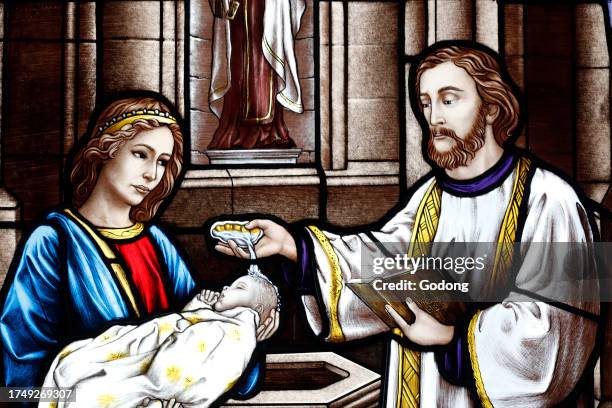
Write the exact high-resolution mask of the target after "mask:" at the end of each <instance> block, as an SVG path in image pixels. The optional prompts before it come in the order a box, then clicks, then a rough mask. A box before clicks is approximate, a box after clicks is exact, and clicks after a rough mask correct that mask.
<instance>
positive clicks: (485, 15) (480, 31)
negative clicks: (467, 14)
mask: <svg viewBox="0 0 612 408" xmlns="http://www.w3.org/2000/svg"><path fill="white" fill-rule="evenodd" d="M497 13H498V4H497V2H496V1H491V0H476V27H474V29H475V30H476V36H475V38H476V41H477V42H479V43H481V44H484V45H486V46H487V47H489V48H491V49H493V50H495V51H498V50H499V26H498V24H497V20H498V19H497Z"/></svg>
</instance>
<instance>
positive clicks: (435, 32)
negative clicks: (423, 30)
mask: <svg viewBox="0 0 612 408" xmlns="http://www.w3.org/2000/svg"><path fill="white" fill-rule="evenodd" d="M427 12H428V15H429V27H430V30H429V34H428V39H427V42H428V43H429V44H433V43H434V42H436V41H442V40H471V39H472V32H473V29H474V28H473V27H472V13H473V12H474V10H473V9H472V2H471V1H461V0H429V1H428V10H427ZM432 23H433V24H432Z"/></svg>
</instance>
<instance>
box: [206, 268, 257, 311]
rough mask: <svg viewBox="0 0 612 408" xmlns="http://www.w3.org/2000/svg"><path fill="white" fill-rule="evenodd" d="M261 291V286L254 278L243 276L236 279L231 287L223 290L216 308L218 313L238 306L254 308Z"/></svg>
mask: <svg viewBox="0 0 612 408" xmlns="http://www.w3.org/2000/svg"><path fill="white" fill-rule="evenodd" d="M259 289H260V287H259V285H258V284H257V283H256V282H255V280H254V279H253V278H251V277H250V276H242V277H240V278H238V279H236V280H235V281H234V282H233V283H232V285H231V286H226V287H224V288H223V290H222V291H221V294H220V295H219V299H217V302H216V303H215V304H214V308H215V310H216V311H218V312H223V311H224V310H229V309H232V308H234V307H237V306H243V307H250V308H252V307H253V306H254V305H255V301H256V299H257V294H258V292H259Z"/></svg>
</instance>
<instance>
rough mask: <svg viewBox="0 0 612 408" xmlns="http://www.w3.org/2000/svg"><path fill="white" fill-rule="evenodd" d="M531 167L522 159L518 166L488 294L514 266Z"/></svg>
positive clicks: (528, 162) (498, 242)
mask: <svg viewBox="0 0 612 408" xmlns="http://www.w3.org/2000/svg"><path fill="white" fill-rule="evenodd" d="M530 167H531V160H529V159H528V158H520V159H519V160H518V162H517V164H516V179H515V180H514V185H513V186H512V195H511V197H510V203H509V204H508V208H506V213H505V214H504V219H503V221H502V224H501V227H500V229H499V235H498V238H497V248H496V250H495V262H494V263H493V273H492V275H491V279H490V280H489V283H488V284H487V288H488V290H487V292H489V291H490V290H492V289H493V288H495V287H497V286H498V285H499V280H500V279H502V277H503V275H504V272H505V271H506V270H507V269H508V268H509V267H510V266H511V264H512V256H513V254H514V243H515V241H516V231H517V229H518V217H519V211H520V207H521V203H522V201H523V196H524V194H525V183H526V181H527V175H528V174H529V168H530Z"/></svg>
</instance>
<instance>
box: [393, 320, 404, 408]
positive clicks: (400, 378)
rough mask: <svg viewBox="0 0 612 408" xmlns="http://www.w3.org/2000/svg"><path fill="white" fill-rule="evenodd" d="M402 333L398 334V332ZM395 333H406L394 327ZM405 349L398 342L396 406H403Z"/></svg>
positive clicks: (400, 407)
mask: <svg viewBox="0 0 612 408" xmlns="http://www.w3.org/2000/svg"><path fill="white" fill-rule="evenodd" d="M398 331H399V332H400V333H401V334H398V333H397V332H398ZM393 334H398V335H399V336H403V335H404V333H403V332H402V331H401V330H399V329H397V328H396V329H393ZM403 362H404V350H403V347H402V345H401V344H399V343H397V398H396V401H395V403H396V406H397V408H402V385H403V384H404V378H403V377H404V375H403V374H404V373H403V372H404V367H403V366H404V364H403Z"/></svg>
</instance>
